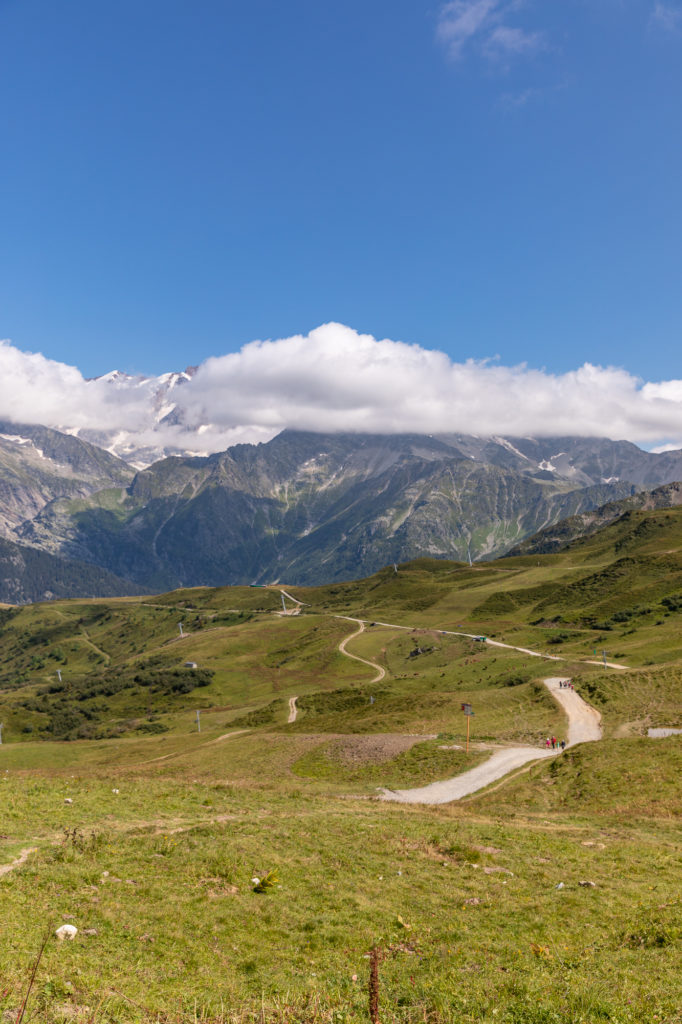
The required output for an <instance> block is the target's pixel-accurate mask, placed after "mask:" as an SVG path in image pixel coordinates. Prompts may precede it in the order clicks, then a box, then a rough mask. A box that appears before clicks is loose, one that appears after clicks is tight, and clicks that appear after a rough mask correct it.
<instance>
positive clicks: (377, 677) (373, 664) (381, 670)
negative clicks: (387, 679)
mask: <svg viewBox="0 0 682 1024" xmlns="http://www.w3.org/2000/svg"><path fill="white" fill-rule="evenodd" d="M336 618H337V619H347V620H348V622H357V624H358V628H357V629H356V630H355V632H354V633H351V635H350V636H347V637H346V639H345V640H342V641H341V643H340V644H339V647H338V649H339V650H340V651H341V654H345V655H346V657H347V658H352V659H353V661H361V662H362V664H363V665H369V667H370V668H373V669H375V670H376V675H375V676H374V678H373V679H370V683H379V682H381V680H382V679H383V678H384V676H385V675H386V669H385V668H382V667H381V665H377V663H376V662H375V661H368V660H367V658H361V657H359V655H357V654H351V653H350V651H347V650H346V644H347V643H350V641H351V640H354V639H355V637H356V636H360V634H361V633H364V632H365V623H364V622H363V620H362V619H351V618H350V616H348V615H337V616H336Z"/></svg>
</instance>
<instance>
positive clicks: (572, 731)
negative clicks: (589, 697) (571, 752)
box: [544, 677, 602, 747]
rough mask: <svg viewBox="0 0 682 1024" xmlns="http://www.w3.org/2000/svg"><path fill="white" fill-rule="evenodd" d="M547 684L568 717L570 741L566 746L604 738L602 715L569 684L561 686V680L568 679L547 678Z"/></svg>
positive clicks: (564, 681)
mask: <svg viewBox="0 0 682 1024" xmlns="http://www.w3.org/2000/svg"><path fill="white" fill-rule="evenodd" d="M544 682H545V686H546V687H547V689H548V690H549V692H550V693H551V694H552V696H553V697H554V699H555V700H556V701H558V703H559V704H561V706H562V708H563V709H564V711H565V712H566V716H567V718H568V742H567V744H566V746H568V747H572V746H573V744H574V743H591V742H592V741H594V740H600V739H601V738H602V728H601V715H600V714H599V712H598V711H596V710H595V709H594V708H592V707H590V705H589V704H587V703H586V702H585V701H584V700H583V699H582V697H581V696H580V694H578V693H576V691H575V690H571V689H570V687H568V686H563V687H562V686H559V683H560V682H563V683H567V682H568V680H567V679H563V678H558V677H553V678H551V679H545V681H544Z"/></svg>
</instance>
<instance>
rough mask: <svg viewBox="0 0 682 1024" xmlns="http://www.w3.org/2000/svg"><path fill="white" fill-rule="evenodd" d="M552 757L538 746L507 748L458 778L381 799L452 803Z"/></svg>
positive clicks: (386, 794) (388, 792)
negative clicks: (528, 764) (534, 762)
mask: <svg viewBox="0 0 682 1024" xmlns="http://www.w3.org/2000/svg"><path fill="white" fill-rule="evenodd" d="M552 754H556V751H555V750H543V749H538V748H536V747H505V748H503V749H502V750H496V751H495V753H494V754H493V756H492V757H490V758H489V759H488V760H487V761H485V762H484V763H483V764H479V765H478V767H477V768H472V769H471V771H469V772H464V774H463V775H457V776H456V777H455V778H454V779H444V780H443V781H442V782H432V783H431V785H430V786H419V787H418V788H417V789H382V790H381V791H380V794H381V799H382V800H395V801H397V802H398V803H401V804H449V803H451V802H452V801H453V800H461V799H462V797H463V796H469V794H470V793H475V792H476V790H478V789H483V787H484V786H488V785H490V783H491V782H496V781H497V779H501V778H502V776H503V775H508V774H509V772H511V771H513V770H514V769H515V768H520V767H521V765H524V764H526V763H527V762H528V761H537V760H538V759H539V758H541V757H551V755H552Z"/></svg>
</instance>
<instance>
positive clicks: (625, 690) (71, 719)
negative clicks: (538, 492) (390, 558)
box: [0, 509, 682, 1024]
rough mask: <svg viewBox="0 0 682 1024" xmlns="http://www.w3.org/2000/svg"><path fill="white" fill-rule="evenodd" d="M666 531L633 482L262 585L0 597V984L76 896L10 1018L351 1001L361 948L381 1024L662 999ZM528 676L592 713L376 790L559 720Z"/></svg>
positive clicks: (681, 601) (679, 1000)
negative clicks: (517, 528)
mask: <svg viewBox="0 0 682 1024" xmlns="http://www.w3.org/2000/svg"><path fill="white" fill-rule="evenodd" d="M681 549H682V509H666V510H653V511H631V512H628V513H627V514H626V515H624V516H623V517H622V518H621V519H619V520H618V521H616V522H614V523H612V524H611V525H610V526H608V527H607V528H606V529H604V530H602V531H600V532H599V533H597V534H595V535H593V536H591V537H589V538H585V539H582V540H580V541H576V542H574V543H573V544H572V545H570V546H569V547H568V548H566V549H565V550H563V551H561V552H560V553H557V554H552V555H546V556H536V555H533V556H525V557H518V558H515V559H504V560H500V561H497V562H491V563H487V564H485V565H482V566H478V565H474V566H472V567H470V566H468V565H463V564H461V563H452V562H450V563H448V562H442V561H429V560H420V561H417V562H412V563H408V564H404V565H399V566H398V567H397V572H396V571H395V570H394V568H393V566H391V567H389V568H387V569H384V570H382V571H380V572H379V573H377V574H376V575H375V576H372V577H370V578H368V579H367V580H361V581H356V582H352V583H338V584H333V585H330V586H325V587H318V588H292V587H286V586H285V588H284V589H285V594H284V597H283V596H282V594H281V593H280V589H279V588H278V587H272V588H265V587H233V588H220V589H209V588H196V589H185V590H178V591H173V592H171V593H169V594H160V595H155V596H142V597H139V596H137V597H128V598H113V599H100V600H96V601H82V600H73V601H54V602H51V603H49V604H42V605H31V606H26V607H20V608H19V607H5V608H4V609H2V611H1V613H0V721H2V722H3V723H4V731H3V744H2V747H0V778H1V779H2V780H3V781H0V785H1V786H2V789H3V792H4V816H3V827H2V835H1V836H0V865H3V864H5V865H7V864H10V863H12V861H13V860H14V859H16V858H19V857H20V856H21V855H22V851H24V853H23V856H24V860H23V861H22V863H21V864H19V865H18V866H17V867H16V868H15V869H14V870H12V871H11V872H9V873H6V874H3V873H2V871H1V869H0V891H1V892H2V896H3V899H4V907H5V919H6V921H7V922H9V924H8V929H7V930H8V936H9V941H8V942H7V943H6V944H5V945H4V947H3V949H2V951H1V952H0V976H2V979H3V985H2V986H1V987H0V1012H4V1013H5V1015H6V1016H7V1019H8V1020H16V1019H17V1014H18V1013H19V1010H20V1005H21V1001H22V999H23V997H24V995H26V993H27V991H28V987H29V975H30V969H31V965H32V964H33V963H34V962H35V958H36V955H37V952H38V949H39V947H40V943H41V939H42V936H43V935H44V933H45V929H46V928H48V930H49V931H50V934H51V933H52V932H53V931H54V929H55V928H56V927H57V926H58V925H60V924H62V923H64V922H73V923H74V925H76V926H77V928H78V929H79V931H78V934H77V936H76V939H75V940H74V941H73V942H65V943H57V942H56V941H55V940H54V939H53V938H52V939H50V941H49V942H48V944H47V946H46V947H45V952H44V954H43V958H42V960H41V962H40V964H39V967H38V972H37V974H36V981H35V983H34V985H33V987H32V988H31V991H30V998H29V1003H28V1009H27V1018H26V1019H35V1020H46V1021H48V1020H49V1021H61V1020H67V1019H68V1020H70V1021H75V1022H76V1024H85V1022H96V1024H113V1022H116V1024H119V1022H122V1024H133V1022H139V1024H152V1022H156V1024H160V1022H164V1024H166V1022H167V1024H189V1022H194V1021H204V1022H210V1024H228V1022H234V1024H237V1022H239V1024H246V1022H247V1021H249V1022H255V1021H259V1022H266V1024H269V1022H273V1024H274V1022H279V1024H284V1022H286V1024H289V1022H294V1024H295V1022H299V1024H323V1022H324V1024H336V1022H346V1024H360V1022H364V1021H367V1020H368V1019H369V1018H368V1013H367V998H368V997H367V983H368V960H367V956H368V954H369V950H370V949H371V948H372V947H373V946H375V945H376V946H378V947H379V948H380V949H381V951H382V955H383V957H384V959H383V960H382V963H381V966H380V978H381V1020H382V1022H384V1024H387V1022H400V1024H417V1022H423V1021H425V1020H426V1021H428V1022H431V1024H450V1022H460V1021H461V1022H471V1024H473V1022H477V1024H478V1022H484V1024H493V1022H499V1021H503V1022H505V1024H593V1022H595V1024H596V1022H602V1021H610V1022H612V1024H640V1022H641V1024H679V1022H680V1020H682V1018H681V1017H680V1011H679V1007H680V1005H682V984H681V982H680V977H679V970H678V967H679V958H680V952H681V951H682V950H681V945H682V931H681V929H680V924H679V920H680V917H679V867H680V863H681V862H682V844H681V843H680V835H679V828H678V822H679V815H680V813H682V803H681V800H680V790H679V784H678V780H679V773H680V769H681V768H682V737H680V736H672V737H670V738H667V739H661V740H652V739H648V738H647V730H648V728H649V727H655V726H659V727H666V726H667V727H677V728H682V640H681V639H680V632H681V631H680V625H681V624H682V574H681V569H682V566H681V564H680V550H681ZM294 599H296V600H298V601H300V602H303V603H302V604H300V605H296V604H295V601H294ZM283 603H284V608H283ZM283 611H286V614H282V612H283ZM357 619H359V620H363V622H364V626H365V628H364V631H363V632H359V623H358V622H357V621H355V620H357ZM180 623H182V635H181V631H180ZM351 636H353V638H352V639H349V638H350V637H351ZM480 636H487V637H488V638H489V639H491V640H495V641H497V642H500V643H506V644H509V645H510V646H509V647H496V646H492V645H490V644H487V643H483V642H481V641H480V640H479V639H476V637H480ZM344 641H345V642H346V647H345V650H346V653H344V651H343V649H341V647H340V645H342V646H343V644H344ZM514 647H525V648H529V649H531V650H535V651H540V652H544V653H546V655H547V657H545V658H540V657H532V656H530V655H529V654H527V653H523V652H522V651H518V650H515V649H513V648H514ZM603 650H606V651H607V660H608V661H609V662H610V663H613V664H615V665H623V666H627V668H623V669H618V668H608V669H604V667H603V665H602V664H601V659H602V653H601V652H602V651H603ZM595 651H596V652H597V653H596V656H595ZM348 655H353V656H355V659H364V661H363V660H354V659H353V658H352V657H349V656H348ZM549 657H552V658H555V657H561V658H562V659H563V660H562V661H559V662H557V661H555V660H548V658H549ZM590 662H596V664H590ZM382 671H383V675H382V678H378V676H379V675H381V674H382ZM58 674H61V677H62V678H61V681H60V680H59V678H58ZM551 675H562V676H570V677H571V679H572V680H573V684H574V686H575V688H576V689H577V690H578V692H579V693H581V694H582V696H583V697H584V698H585V699H586V700H587V701H588V702H589V703H591V704H592V705H593V706H594V707H595V708H597V710H598V711H599V712H600V714H601V716H602V725H603V730H604V737H605V739H604V741H602V742H599V743H589V744H581V745H578V746H575V747H572V748H570V749H569V750H567V751H566V752H565V753H564V754H562V755H560V756H558V757H550V758H548V759H546V760H543V761H541V762H539V763H536V764H533V765H531V766H530V767H527V768H525V769H521V770H519V771H517V772H514V773H512V775H511V776H510V777H509V778H508V779H506V780H503V781H501V782H499V783H496V784H493V785H492V786H490V787H489V788H488V789H487V790H482V791H480V792H478V793H475V794H473V795H472V796H469V797H467V798H466V799H464V800H462V801H460V802H458V803H453V804H445V805H441V806H432V807H429V806H423V805H419V804H415V805H397V804H392V803H384V802H382V801H378V800H376V799H374V797H376V795H377V789H378V787H390V788H404V787H410V786H419V785H423V784H425V783H429V782H433V781H435V780H438V779H444V778H448V777H452V776H455V775H458V774H461V773H462V772H463V771H466V770H468V769H469V768H471V767H472V766H474V765H477V764H480V763H482V762H483V761H485V760H486V759H487V758H488V757H489V756H490V752H491V750H492V749H496V748H497V747H499V746H506V745H517V744H523V745H531V746H534V747H539V746H541V745H542V744H543V743H544V738H545V737H546V736H549V735H556V736H562V735H564V734H565V729H566V720H565V717H564V714H563V712H562V711H561V709H560V707H559V705H558V704H557V703H556V702H555V700H554V699H553V697H552V696H551V694H550V693H549V691H548V690H547V688H546V687H545V686H544V685H543V683H542V680H543V679H544V678H546V677H547V676H551ZM293 698H296V699H295V701H294V703H293V706H294V708H295V710H296V712H297V714H296V719H295V721H293V722H289V721H288V718H289V714H290V711H291V707H292V703H291V702H292V699H293ZM465 701H466V702H470V703H471V704H472V705H473V707H474V710H475V715H474V717H473V718H472V719H471V723H470V724H471V745H470V750H469V751H468V753H467V751H466V749H465V746H466V742H465V730H466V727H465V719H464V716H463V715H462V712H461V704H462V703H463V702H465ZM197 711H200V718H199V722H200V726H201V731H198V728H197ZM30 850H33V851H34V852H28V853H27V852H25V851H30ZM269 871H274V872H275V873H276V879H275V880H274V882H273V886H272V888H271V889H269V890H268V891H267V892H266V893H257V892H254V891H253V889H254V883H253V882H252V881H251V879H253V878H255V877H257V878H262V877H263V876H264V874H266V873H267V872H269Z"/></svg>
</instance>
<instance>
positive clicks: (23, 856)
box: [0, 846, 38, 878]
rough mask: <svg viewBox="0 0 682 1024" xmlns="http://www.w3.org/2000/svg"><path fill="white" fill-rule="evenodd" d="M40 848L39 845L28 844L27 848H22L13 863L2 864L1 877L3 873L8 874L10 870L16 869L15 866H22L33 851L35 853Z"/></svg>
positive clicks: (0, 868) (0, 865)
mask: <svg viewBox="0 0 682 1024" xmlns="http://www.w3.org/2000/svg"><path fill="white" fill-rule="evenodd" d="M37 849H38V847H37V846H27V847H26V849H25V850H22V851H21V853H20V854H19V856H18V857H17V859H16V860H13V861H12V862H11V864H0V878H2V876H3V875H8V874H9V873H10V871H14V869H15V868H19V867H21V865H22V864H25V863H26V861H27V860H28V858H29V857H30V856H31V854H32V853H35V852H36V850H37Z"/></svg>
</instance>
